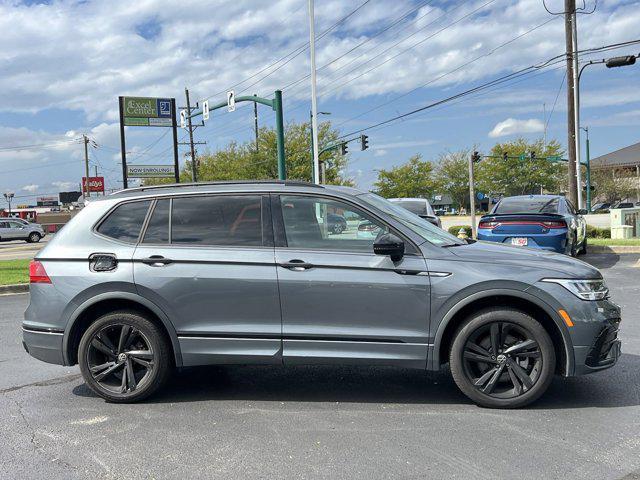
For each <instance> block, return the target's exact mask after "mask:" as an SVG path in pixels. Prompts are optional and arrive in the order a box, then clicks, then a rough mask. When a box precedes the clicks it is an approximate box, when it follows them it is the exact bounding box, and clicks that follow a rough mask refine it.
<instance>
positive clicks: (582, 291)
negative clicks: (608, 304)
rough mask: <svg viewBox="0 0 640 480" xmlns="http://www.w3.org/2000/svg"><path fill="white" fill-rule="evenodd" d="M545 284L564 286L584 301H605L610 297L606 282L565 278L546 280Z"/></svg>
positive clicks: (544, 280)
mask: <svg viewBox="0 0 640 480" xmlns="http://www.w3.org/2000/svg"><path fill="white" fill-rule="evenodd" d="M542 281H543V282H551V283H557V284H560V285H562V286H563V287H564V288H566V289H567V290H569V291H570V292H571V293H573V294H574V295H575V296H576V297H578V298H580V299H582V300H604V299H605V298H607V297H608V296H609V289H608V288H607V284H606V283H604V280H568V279H565V278H545V279H543V280H542Z"/></svg>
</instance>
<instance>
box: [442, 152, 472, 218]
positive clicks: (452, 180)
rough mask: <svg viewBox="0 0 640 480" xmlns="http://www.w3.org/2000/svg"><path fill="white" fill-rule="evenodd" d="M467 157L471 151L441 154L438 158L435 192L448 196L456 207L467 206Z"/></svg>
mask: <svg viewBox="0 0 640 480" xmlns="http://www.w3.org/2000/svg"><path fill="white" fill-rule="evenodd" d="M469 155H471V150H459V151H457V152H446V153H443V154H441V155H440V157H439V158H438V165H437V168H436V184H437V190H438V192H439V193H447V194H449V196H451V199H452V200H453V203H454V204H455V205H456V206H458V207H462V206H465V205H468V204H469Z"/></svg>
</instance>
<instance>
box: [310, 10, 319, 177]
mask: <svg viewBox="0 0 640 480" xmlns="http://www.w3.org/2000/svg"><path fill="white" fill-rule="evenodd" d="M309 47H310V48H309V51H310V54H311V115H312V117H311V140H312V142H311V143H312V146H313V181H314V183H317V184H319V183H320V159H319V156H318V152H319V148H318V114H317V112H318V100H317V97H316V33H315V19H314V12H313V0H309Z"/></svg>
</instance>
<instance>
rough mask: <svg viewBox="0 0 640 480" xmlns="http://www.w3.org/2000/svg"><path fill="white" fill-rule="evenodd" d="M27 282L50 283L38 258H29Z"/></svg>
mask: <svg viewBox="0 0 640 480" xmlns="http://www.w3.org/2000/svg"><path fill="white" fill-rule="evenodd" d="M29 283H51V279H50V278H49V275H47V271H46V270H45V269H44V265H42V263H40V262H39V261H38V260H31V263H29Z"/></svg>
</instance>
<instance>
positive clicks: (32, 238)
mask: <svg viewBox="0 0 640 480" xmlns="http://www.w3.org/2000/svg"><path fill="white" fill-rule="evenodd" d="M41 238H42V237H41V236H40V234H39V233H38V232H31V233H30V234H29V236H28V237H27V242H28V243H38V242H39V241H40V239H41Z"/></svg>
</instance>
